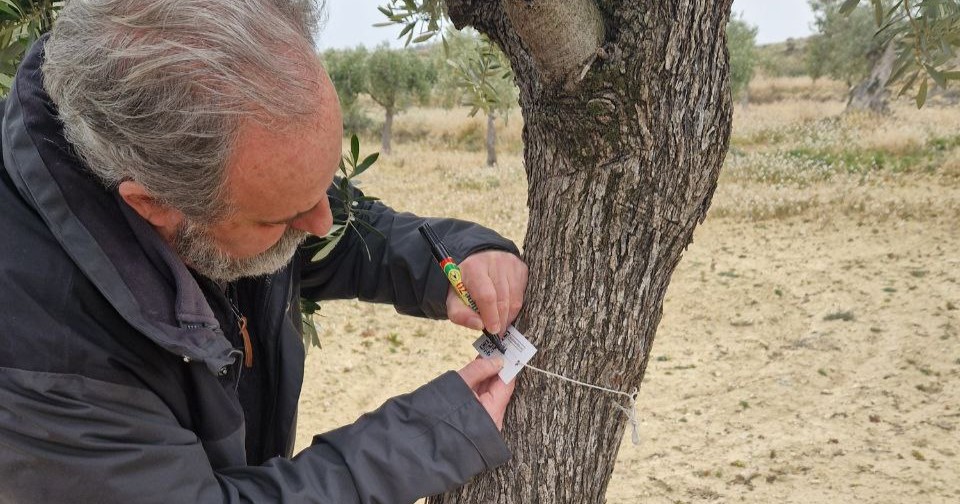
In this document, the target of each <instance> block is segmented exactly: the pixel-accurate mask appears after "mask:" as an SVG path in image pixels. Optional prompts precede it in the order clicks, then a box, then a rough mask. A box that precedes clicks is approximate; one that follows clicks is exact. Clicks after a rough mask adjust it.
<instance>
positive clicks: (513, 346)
mask: <svg viewBox="0 0 960 504" xmlns="http://www.w3.org/2000/svg"><path fill="white" fill-rule="evenodd" d="M503 346H504V347H506V348H507V354H506V355H503V354H501V353H500V350H497V347H495V346H494V345H493V343H491V342H490V340H488V339H487V337H486V336H480V339H478V340H477V341H474V342H473V348H476V349H477V352H480V355H482V356H483V358H484V359H489V358H490V357H497V356H502V357H503V369H501V370H500V379H501V380H503V383H510V382H511V381H513V379H514V377H516V376H517V373H519V372H520V370H521V369H523V365H524V364H526V363H527V362H530V359H532V358H533V356H534V355H536V353H537V347H535V346H533V344H532V343H530V342H529V341H527V338H524V337H523V335H522V334H520V331H518V330H517V328H516V327H513V326H512V325H511V326H508V327H507V334H506V336H504V337H503Z"/></svg>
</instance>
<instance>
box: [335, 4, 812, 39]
mask: <svg viewBox="0 0 960 504" xmlns="http://www.w3.org/2000/svg"><path fill="white" fill-rule="evenodd" d="M326 2H327V15H328V19H327V24H326V26H325V27H324V29H323V30H322V31H321V32H320V35H319V37H318V46H319V48H320V49H321V50H322V49H328V48H344V47H355V46H358V45H364V46H367V47H374V46H376V45H377V44H380V43H381V42H388V43H389V44H391V45H392V46H394V47H401V46H402V45H403V43H402V42H401V41H398V40H397V34H399V33H400V30H399V28H397V27H395V26H391V27H387V28H375V27H373V26H372V25H373V24H374V23H379V22H382V21H384V20H385V18H384V16H383V14H381V13H380V11H378V10H377V6H378V5H383V4H385V3H387V2H386V0H326ZM733 12H734V14H739V15H741V16H742V17H743V19H745V20H746V21H747V22H748V23H750V24H752V25H754V26H756V27H757V28H758V31H757V43H758V44H768V43H771V42H781V41H784V40H786V39H788V38H797V37H806V36H807V35H809V34H810V33H811V29H810V25H811V24H812V22H813V14H812V13H811V12H810V6H809V5H808V3H807V0H734V2H733Z"/></svg>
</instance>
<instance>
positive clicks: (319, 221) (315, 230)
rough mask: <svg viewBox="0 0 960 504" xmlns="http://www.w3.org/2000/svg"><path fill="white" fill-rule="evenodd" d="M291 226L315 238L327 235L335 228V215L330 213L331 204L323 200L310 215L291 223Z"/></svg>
mask: <svg viewBox="0 0 960 504" xmlns="http://www.w3.org/2000/svg"><path fill="white" fill-rule="evenodd" d="M290 226H291V227H293V228H294V229H299V230H300V231H306V232H307V233H310V234H312V235H315V236H324V235H326V234H327V233H329V232H330V228H331V227H333V213H332V212H331V211H330V203H329V202H328V201H327V200H323V201H322V202H320V204H319V205H317V206H316V208H314V209H313V210H311V211H310V212H309V213H307V214H306V215H304V216H302V217H300V218H299V219H297V220H295V221H293V222H292V223H290Z"/></svg>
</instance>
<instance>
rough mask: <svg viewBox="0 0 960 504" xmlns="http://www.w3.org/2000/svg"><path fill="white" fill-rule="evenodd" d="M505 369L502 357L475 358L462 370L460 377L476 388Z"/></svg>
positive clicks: (469, 385)
mask: <svg viewBox="0 0 960 504" xmlns="http://www.w3.org/2000/svg"><path fill="white" fill-rule="evenodd" d="M501 369H503V358H502V357H491V358H489V359H479V358H478V359H475V360H474V361H473V362H471V363H470V364H467V365H466V366H464V367H463V369H461V370H460V377H461V378H463V381H465V382H467V386H468V387H470V388H474V387H476V386H477V385H479V384H480V383H483V382H484V381H486V380H488V379H489V378H491V377H493V376H495V375H496V374H497V373H499V372H500V370H501Z"/></svg>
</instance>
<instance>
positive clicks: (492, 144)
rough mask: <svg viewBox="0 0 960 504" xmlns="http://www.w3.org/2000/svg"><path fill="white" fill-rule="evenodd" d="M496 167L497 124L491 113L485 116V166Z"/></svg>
mask: <svg viewBox="0 0 960 504" xmlns="http://www.w3.org/2000/svg"><path fill="white" fill-rule="evenodd" d="M496 165H497V124H496V118H495V117H494V116H493V112H491V113H489V114H487V166H496Z"/></svg>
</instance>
